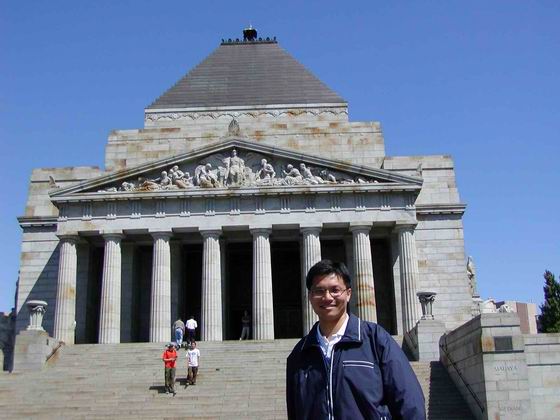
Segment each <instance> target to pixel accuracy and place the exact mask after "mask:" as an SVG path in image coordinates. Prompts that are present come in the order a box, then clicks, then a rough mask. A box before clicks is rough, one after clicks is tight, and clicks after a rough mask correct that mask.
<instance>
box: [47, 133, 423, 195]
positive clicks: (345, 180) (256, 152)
mask: <svg viewBox="0 0 560 420" xmlns="http://www.w3.org/2000/svg"><path fill="white" fill-rule="evenodd" d="M368 185H370V186H375V185H401V186H409V187H416V188H414V189H419V188H420V186H421V185H422V180H421V179H419V178H414V177H409V176H404V175H400V174H396V173H393V172H390V171H387V170H383V169H376V168H370V167H366V166H359V165H353V164H350V163H347V162H343V161H337V160H332V159H326V158H322V157H317V156H314V155H309V154H302V153H295V152H293V151H292V150H288V149H281V148H277V147H274V146H269V145H262V144H258V143H254V142H248V141H245V140H240V139H229V140H227V141H225V142H220V143H214V144H212V145H209V146H206V147H202V148H199V149H196V150H193V151H190V152H188V153H184V154H181V155H177V156H174V157H171V158H166V159H161V160H158V161H154V162H150V163H147V164H143V165H139V166H137V167H134V168H129V169H126V170H121V171H117V172H113V173H110V174H107V175H103V176H100V177H97V178H94V179H91V180H87V181H84V182H81V183H78V184H76V185H73V186H71V187H67V188H63V189H59V190H56V191H53V192H52V193H51V197H52V198H53V199H56V198H62V197H67V198H69V196H75V195H95V196H99V195H101V196H104V195H107V194H111V195H112V194H115V193H122V194H130V193H134V194H136V193H144V194H162V193H170V192H173V193H175V192H184V193H189V192H195V191H197V192H199V193H200V191H201V190H214V191H216V192H218V191H220V192H224V193H231V192H233V191H238V192H239V193H242V192H243V191H244V190H250V191H254V189H261V188H293V189H298V188H302V187H305V188H325V187H333V186H343V187H346V186H368Z"/></svg>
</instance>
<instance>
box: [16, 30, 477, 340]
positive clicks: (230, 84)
mask: <svg viewBox="0 0 560 420" xmlns="http://www.w3.org/2000/svg"><path fill="white" fill-rule="evenodd" d="M390 141H399V139H390ZM105 150H106V152H105V165H104V168H102V169H101V168H98V167H65V168H41V169H35V170H34V171H33V173H32V175H31V182H30V186H29V196H28V200H27V204H26V207H25V214H24V215H23V216H21V217H20V218H19V219H18V220H19V223H20V225H21V228H22V229H23V240H22V251H21V266H20V277H19V284H18V290H17V308H16V309H17V313H18V315H17V321H16V332H17V331H21V330H23V329H25V328H26V326H27V324H28V320H29V315H28V311H27V308H26V305H25V304H26V302H28V301H30V300H34V299H40V300H44V301H46V302H47V303H48V310H47V311H46V313H45V318H44V323H43V325H44V327H45V329H46V330H47V332H48V333H49V334H50V335H51V336H53V337H55V338H56V339H58V340H62V341H64V342H65V343H67V344H71V343H76V344H79V343H119V342H121V343H124V342H150V341H151V342H161V341H167V340H169V339H170V338H171V325H172V322H173V321H174V320H175V319H177V318H178V317H183V319H185V317H188V316H190V315H191V314H192V315H194V316H195V318H196V319H197V320H198V321H199V326H200V328H199V330H200V331H199V334H200V339H202V340H214V341H220V340H229V339H237V338H238V337H239V332H240V329H241V317H242V314H243V311H244V310H248V311H249V312H250V314H251V319H252V324H253V326H252V327H253V328H252V334H253V338H255V339H273V338H294V337H301V336H302V335H303V334H305V333H306V332H307V330H308V329H309V328H310V326H311V325H312V324H313V322H314V321H315V318H314V314H313V312H312V310H311V309H310V306H309V305H308V303H307V296H306V288H305V281H304V279H305V273H306V272H307V270H308V269H309V268H310V267H311V266H312V265H313V264H314V263H315V262H317V261H318V260H320V259H321V258H330V259H333V260H340V261H345V262H346V263H347V265H348V266H349V268H350V270H351V272H352V275H353V278H354V287H353V292H354V293H353V300H352V302H351V306H352V310H353V311H354V312H355V313H356V314H358V315H359V316H361V317H362V318H363V319H366V320H372V321H376V322H378V323H379V324H381V325H382V326H384V327H385V328H386V329H387V330H388V331H390V332H391V333H392V334H395V335H402V334H404V333H405V332H407V331H409V330H411V329H412V328H413V327H414V325H415V324H416V322H417V321H418V319H419V318H420V315H421V313H420V303H419V301H418V299H417V293H418V292H421V291H431V292H436V293H437V301H436V303H435V305H434V309H433V313H434V316H435V317H436V318H437V319H438V320H440V321H442V322H444V323H445V327H446V328H447V329H453V328H455V327H457V326H459V325H461V324H463V323H464V322H466V321H467V320H469V319H470V318H471V317H472V311H471V307H472V290H471V287H470V285H469V279H468V277H467V272H466V270H465V266H466V259H465V252H464V241H463V225H462V217H463V213H464V211H465V204H463V203H462V202H461V199H460V197H459V193H458V190H457V186H456V182H455V172H454V166H453V161H452V159H451V158H450V157H449V156H441V155H427V156H387V155H386V154H385V140H384V137H383V132H382V130H381V125H380V124H379V123H378V122H374V121H366V122H354V121H351V120H350V118H349V112H348V103H347V102H346V100H345V99H344V98H343V97H342V96H340V95H339V94H338V93H336V92H334V91H333V90H332V89H330V88H329V87H328V86H326V85H325V84H323V83H322V82H321V81H320V80H318V79H317V78H316V77H315V76H314V75H313V74H312V73H311V72H310V71H309V70H307V69H306V68H305V67H304V66H303V65H302V64H300V63H299V62H298V61H297V60H295V59H294V58H293V57H292V56H291V55H290V54H289V53H288V52H286V51H285V50H284V49H282V47H280V45H279V44H278V42H277V41H276V39H269V38H266V39H261V38H256V37H254V36H251V35H249V36H248V37H247V38H246V39H244V40H223V41H222V43H221V44H220V45H219V46H218V47H217V48H216V50H215V51H214V52H212V53H211V54H210V55H209V56H208V57H207V58H206V59H204V60H203V61H202V62H201V63H200V64H198V65H197V66H196V67H194V68H193V69H192V70H190V71H189V72H188V73H187V74H186V75H185V76H184V77H183V78H182V79H180V80H179V81H178V82H177V83H175V84H174V85H173V86H172V87H171V88H170V89H169V90H167V91H166V92H164V93H163V94H162V95H161V96H160V97H159V98H156V99H155V100H154V102H153V103H152V104H150V105H149V106H148V107H147V108H146V109H145V110H144V127H143V128H139V129H126V130H115V131H112V132H111V133H110V134H109V138H108V142H107V145H106V149H105Z"/></svg>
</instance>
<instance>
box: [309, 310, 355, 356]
mask: <svg viewBox="0 0 560 420" xmlns="http://www.w3.org/2000/svg"><path fill="white" fill-rule="evenodd" d="M348 316H349V319H348V324H347V325H346V331H345V332H344V335H343V336H342V338H341V340H340V342H342V343H361V342H362V331H361V329H362V328H361V326H362V325H361V324H362V320H361V319H360V318H358V317H357V316H356V315H354V314H352V313H348ZM317 328H319V322H316V323H315V325H313V328H311V331H309V334H307V335H306V336H305V338H304V341H303V346H302V348H301V350H302V351H303V350H307V349H309V348H311V347H314V346H319V341H318V340H317Z"/></svg>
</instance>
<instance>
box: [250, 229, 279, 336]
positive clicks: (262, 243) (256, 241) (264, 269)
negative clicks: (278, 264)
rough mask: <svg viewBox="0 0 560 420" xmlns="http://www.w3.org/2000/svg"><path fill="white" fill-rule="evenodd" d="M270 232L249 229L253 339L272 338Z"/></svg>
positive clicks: (269, 230) (268, 230)
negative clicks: (251, 267) (251, 238)
mask: <svg viewBox="0 0 560 420" xmlns="http://www.w3.org/2000/svg"><path fill="white" fill-rule="evenodd" d="M270 232H271V229H264V228H261V229H251V234H252V235H253V338H254V339H255V340H273V339H274V306H273V300H272V266H271V260H270V241H269V235H270Z"/></svg>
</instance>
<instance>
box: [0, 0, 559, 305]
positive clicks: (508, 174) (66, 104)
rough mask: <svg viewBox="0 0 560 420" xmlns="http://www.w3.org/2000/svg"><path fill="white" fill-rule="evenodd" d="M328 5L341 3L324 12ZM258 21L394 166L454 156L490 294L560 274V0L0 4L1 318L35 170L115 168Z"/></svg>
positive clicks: (482, 280) (468, 232)
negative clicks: (114, 153)
mask: <svg viewBox="0 0 560 420" xmlns="http://www.w3.org/2000/svg"><path fill="white" fill-rule="evenodd" d="M326 4H327V5H326ZM249 23H252V24H253V25H254V26H255V27H256V28H257V29H258V30H259V35H262V36H276V37H277V38H278V40H279V41H280V44H281V45H282V46H283V47H284V48H285V49H287V50H288V51H289V52H290V53H292V54H293V55H294V56H295V57H296V58H297V59H298V60H299V61H301V62H302V63H304V64H305V65H306V66H307V67H308V68H309V69H311V70H312V71H313V72H314V73H315V74H316V75H317V76H318V77H319V78H320V79H322V80H323V81H324V82H325V83H326V84H327V85H329V86H330V87H332V88H333V89H334V90H335V91H337V92H338V93H339V94H341V95H342V96H343V97H344V98H345V99H346V100H347V101H348V102H349V108H350V119H351V120H354V121H371V120H375V121H380V122H381V124H382V127H383V130H384V134H385V144H386V151H387V154H388V155H430V154H450V155H452V156H453V158H454V159H455V165H456V175H457V182H458V185H459V189H460V193H461V198H462V200H463V201H464V202H465V203H467V205H468V207H467V211H466V214H465V217H464V226H465V245H466V250H467V255H472V256H473V257H474V259H475V262H476V266H477V272H478V281H479V288H480V292H481V294H482V295H483V296H484V297H490V296H491V297H495V298H501V299H517V300H521V301H533V302H536V303H540V302H541V301H542V296H543V294H542V285H543V279H542V274H543V272H544V270H545V269H549V270H551V271H553V272H555V273H556V274H557V276H558V275H560V238H559V234H560V217H559V215H558V214H559V211H560V176H559V171H560V165H559V160H560V143H559V134H560V105H559V104H560V83H559V76H560V48H559V47H560V2H558V1H539V2H528V1H512V0H508V1H488V0H483V1H469V2H466V1H415V2H389V1H384V2H381V1H361V2H353V1H346V2H325V1H305V2H302V1H282V2H279V1H274V2H268V1H260V2H232V1H227V2H210V1H208V2H187V1H161V2H154V1H139V0H135V1H132V0H130V1H118V2H115V1H95V2H77V1H56V2H40V1H34V2H23V1H19V2H16V1H3V0H2V1H0V51H1V54H0V141H1V152H2V153H1V157H0V159H1V162H0V171H1V174H0V175H1V177H2V179H3V187H2V198H1V199H0V203H1V204H0V232H1V235H2V240H1V241H0V310H4V311H8V310H9V309H10V308H11V307H12V305H13V296H14V291H15V283H16V278H17V270H18V265H19V252H20V238H21V233H20V232H21V231H20V228H19V226H18V224H17V221H16V217H17V216H19V215H22V214H23V211H24V206H25V199H26V195H27V188H28V182H29V176H30V174H31V170H32V168H36V167H61V166H77V165H98V166H103V157H104V146H105V144H106V140H107V135H108V133H109V132H110V131H111V130H113V129H129V128H140V127H142V125H143V109H144V107H145V106H147V105H149V104H150V103H151V102H152V101H153V100H154V99H155V98H156V97H157V96H158V95H160V94H161V93H162V92H163V91H164V90H165V89H167V88H168V87H170V86H171V85H172V84H173V83H175V81H176V80H177V79H179V78H180V77H181V76H182V75H183V74H184V73H186V72H187V70H189V69H190V68H192V67H193V66H194V65H196V64H197V63H198V62H199V61H200V60H202V59H203V58H204V57H205V56H206V55H208V54H209V53H210V52H211V51H212V50H213V49H214V48H216V47H217V46H218V44H219V42H220V39H221V38H230V37H239V36H240V35H241V29H242V28H243V27H245V26H246V25H248V24H249Z"/></svg>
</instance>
